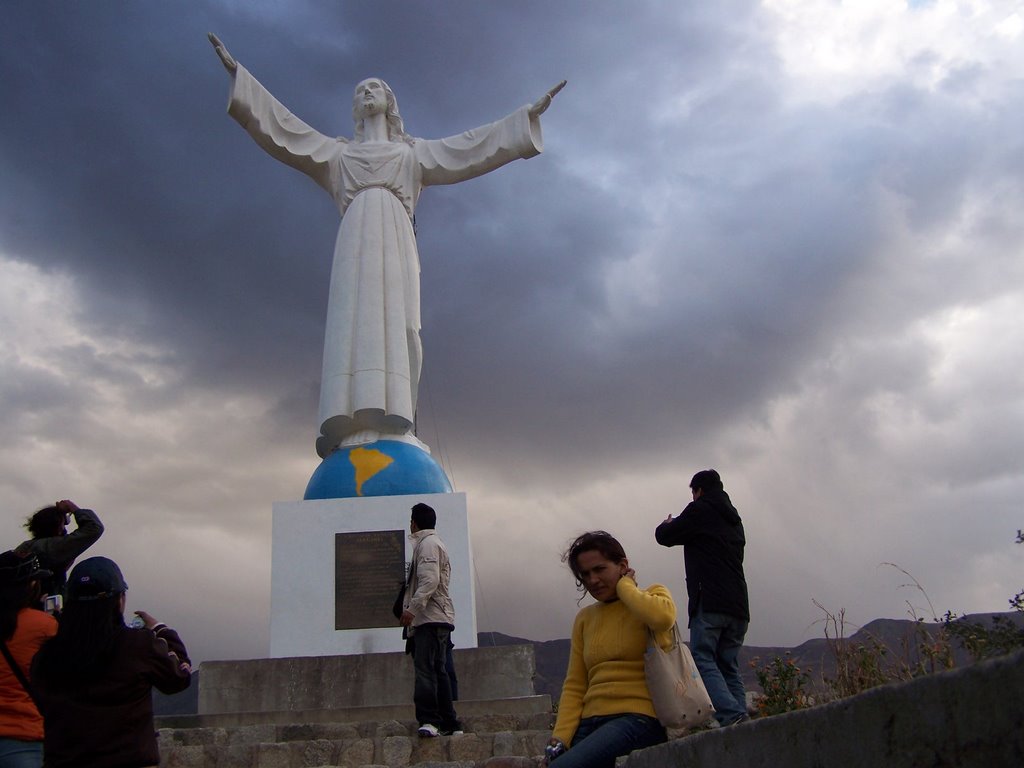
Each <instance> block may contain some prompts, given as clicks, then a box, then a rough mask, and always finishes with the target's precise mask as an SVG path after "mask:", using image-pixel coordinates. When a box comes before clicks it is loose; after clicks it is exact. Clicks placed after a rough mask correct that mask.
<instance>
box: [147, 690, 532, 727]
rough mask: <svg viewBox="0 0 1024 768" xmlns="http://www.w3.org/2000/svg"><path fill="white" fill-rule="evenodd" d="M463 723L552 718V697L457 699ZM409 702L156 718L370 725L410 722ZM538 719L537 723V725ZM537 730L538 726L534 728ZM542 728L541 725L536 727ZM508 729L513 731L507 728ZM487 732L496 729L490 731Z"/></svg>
mask: <svg viewBox="0 0 1024 768" xmlns="http://www.w3.org/2000/svg"><path fill="white" fill-rule="evenodd" d="M455 707H456V710H457V711H458V713H459V717H461V718H462V720H463V722H464V723H465V722H468V721H470V720H477V719H478V718H481V717H485V716H491V715H494V716H510V717H511V718H512V719H510V720H508V721H507V722H509V723H512V722H525V721H530V722H534V721H533V720H531V718H533V717H534V716H540V718H541V720H543V719H544V718H548V719H551V718H552V715H551V712H552V708H551V697H550V696H548V695H547V694H544V695H535V696H518V697H515V698H505V699H473V700H460V701H457V702H456V703H455ZM414 718H415V710H414V708H413V705H412V703H411V702H410V703H404V704H391V705H376V706H363V707H338V708H329V709H301V710H273V711H260V712H221V713H216V714H201V715H165V716H162V717H157V718H156V727H157V728H158V729H161V728H175V729H181V728H233V727H240V726H246V725H292V724H303V725H308V724H314V723H372V722H381V721H386V720H398V721H411V720H413V719H414ZM541 720H537V721H536V722H540V721H541ZM534 727H537V726H534ZM539 727H544V726H539ZM508 729H509V730H515V727H514V726H509V727H508ZM489 730H498V729H496V728H490V729H489Z"/></svg>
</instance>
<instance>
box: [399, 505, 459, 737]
mask: <svg viewBox="0 0 1024 768" xmlns="http://www.w3.org/2000/svg"><path fill="white" fill-rule="evenodd" d="M436 524H437V514H436V513H435V512H434V510H433V508H431V507H429V506H427V505H426V504H422V503H420V504H416V505H415V506H414V507H413V508H412V518H411V520H410V522H409V530H410V531H411V532H412V536H411V538H412V541H413V553H412V563H411V565H410V570H409V579H408V581H407V584H408V588H407V589H406V591H405V605H404V606H403V610H402V618H401V622H402V626H404V627H406V628H407V629H408V631H409V634H410V635H411V636H412V643H413V654H412V658H413V666H414V668H415V670H416V684H415V687H414V689H413V697H412V698H413V703H414V704H415V705H416V720H417V721H419V724H420V727H419V735H420V736H423V737H427V738H430V737H434V736H440V735H441V734H451V733H455V732H457V731H461V730H462V724H461V723H459V719H458V716H457V715H456V714H455V707H454V705H453V704H452V688H451V680H450V679H449V677H448V669H447V666H446V663H445V657H446V656H447V654H448V640H449V638H450V636H451V633H452V630H453V629H455V607H454V606H453V605H452V600H451V597H450V596H449V594H448V584H449V582H450V581H451V574H452V569H451V564H450V563H449V561H448V550H447V549H446V548H445V546H444V542H443V541H441V537H440V536H438V535H437V532H436V531H435V530H434V526H435V525H436Z"/></svg>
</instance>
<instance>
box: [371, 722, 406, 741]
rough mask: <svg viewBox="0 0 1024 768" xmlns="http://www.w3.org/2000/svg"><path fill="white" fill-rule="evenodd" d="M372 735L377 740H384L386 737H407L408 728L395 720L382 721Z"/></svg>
mask: <svg viewBox="0 0 1024 768" xmlns="http://www.w3.org/2000/svg"><path fill="white" fill-rule="evenodd" d="M373 735H374V736H376V737H377V738H378V739H384V738H387V737H388V736H408V735H409V726H408V725H402V724H401V723H400V722H398V721H397V720H384V721H382V722H381V723H379V724H378V725H377V728H376V730H375V732H374V734H373Z"/></svg>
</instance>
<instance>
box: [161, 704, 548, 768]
mask: <svg viewBox="0 0 1024 768" xmlns="http://www.w3.org/2000/svg"><path fill="white" fill-rule="evenodd" d="M463 724H464V726H465V728H466V733H465V734H463V735H461V736H441V737H438V738H432V739H431V738H420V737H419V736H418V735H417V734H416V728H417V723H416V722H415V721H406V722H400V721H397V720H390V721H384V722H361V723H310V724H292V725H270V724H267V725H249V726H240V727H233V728H180V729H177V728H164V729H161V730H160V732H159V733H160V756H161V760H160V766H161V768H242V766H245V767H246V768H249V767H251V768H309V767H312V766H346V768H368V767H369V766H388V767H389V768H402V767H404V766H412V765H421V764H429V765H431V766H441V765H449V766H453V768H454V766H458V768H470V766H473V767H475V766H483V765H484V764H485V763H488V762H490V763H491V764H492V766H493V765H494V764H495V763H503V764H508V765H512V764H515V765H522V766H533V765H536V764H538V762H539V760H540V756H541V755H543V753H544V746H545V745H546V744H547V742H548V739H549V738H550V737H551V730H550V724H551V714H550V713H548V714H547V715H546V716H545V715H539V714H535V715H532V716H530V717H527V718H522V717H518V716H516V715H482V716H479V717H465V718H464V719H463ZM538 726H540V727H538ZM494 758H503V759H502V760H494Z"/></svg>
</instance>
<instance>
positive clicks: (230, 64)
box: [206, 32, 565, 112]
mask: <svg viewBox="0 0 1024 768" xmlns="http://www.w3.org/2000/svg"><path fill="white" fill-rule="evenodd" d="M206 36H207V37H208V38H210V42H211V43H213V50H215V51H216V52H217V55H218V56H220V60H221V63H222V64H223V65H224V69H226V70H227V71H228V72H229V73H231V74H232V75H233V74H235V72H236V71H238V62H237V61H235V57H234V56H232V55H231V54H230V53H228V49H227V48H226V47H225V46H224V43H222V42H221V41H220V38H219V37H217V36H216V35H215V34H213V32H208V33H207V34H206ZM562 84H563V85H565V83H564V81H563V83H562ZM550 101H551V100H550V99H548V103H550ZM538 103H540V102H538ZM546 108H547V107H545V109H546ZM543 111H544V110H541V112H543Z"/></svg>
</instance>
